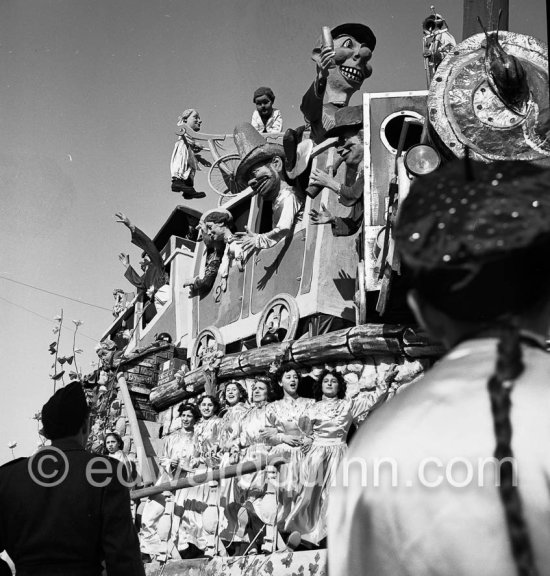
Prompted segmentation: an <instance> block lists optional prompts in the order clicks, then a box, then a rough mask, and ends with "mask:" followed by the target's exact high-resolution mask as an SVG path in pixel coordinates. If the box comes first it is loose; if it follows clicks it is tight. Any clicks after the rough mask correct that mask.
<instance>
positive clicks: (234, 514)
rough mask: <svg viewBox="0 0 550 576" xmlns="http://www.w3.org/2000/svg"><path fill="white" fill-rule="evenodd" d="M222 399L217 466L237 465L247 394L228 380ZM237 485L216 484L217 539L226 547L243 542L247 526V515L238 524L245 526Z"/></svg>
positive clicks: (230, 480) (228, 480)
mask: <svg viewBox="0 0 550 576" xmlns="http://www.w3.org/2000/svg"><path fill="white" fill-rule="evenodd" d="M223 398H224V400H225V413H224V414H223V416H222V417H221V420H220V428H219V446H220V452H219V459H220V464H219V465H220V468H224V467H225V466H229V465H230V464H237V463H238V461H239V457H238V453H239V446H238V438H239V421H240V419H241V418H242V417H243V415H244V413H245V412H247V411H248V407H247V405H246V401H247V400H248V395H247V393H246V390H245V389H244V388H243V387H242V386H241V384H240V382H237V381H236V380H232V381H230V382H228V383H227V384H226V386H225V390H224V391H223ZM236 485H237V479H236V478H226V479H222V480H220V484H219V494H220V506H221V507H222V508H223V509H224V519H223V520H222V524H221V526H220V538H221V539H222V540H223V541H224V543H225V545H226V547H227V546H229V545H230V544H231V543H239V542H242V541H243V539H244V530H245V527H246V518H245V519H244V521H243V522H242V523H241V524H243V523H244V525H241V524H240V523H239V510H240V508H241V506H240V504H239V503H238V499H237V495H236Z"/></svg>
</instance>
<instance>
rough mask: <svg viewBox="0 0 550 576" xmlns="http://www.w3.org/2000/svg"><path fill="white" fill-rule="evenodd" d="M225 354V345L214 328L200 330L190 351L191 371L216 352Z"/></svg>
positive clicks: (219, 333)
mask: <svg viewBox="0 0 550 576" xmlns="http://www.w3.org/2000/svg"><path fill="white" fill-rule="evenodd" d="M218 351H220V352H223V353H225V344H224V342H223V338H222V335H221V332H220V331H219V330H218V329H217V328H216V327H215V326H208V328H205V329H204V330H201V331H200V332H199V333H198V335H197V338H196V340H195V343H194V344H193V350H192V351H191V369H195V368H199V366H202V365H203V364H204V363H206V362H207V361H208V358H210V357H211V356H212V355H213V354H214V353H216V352H218Z"/></svg>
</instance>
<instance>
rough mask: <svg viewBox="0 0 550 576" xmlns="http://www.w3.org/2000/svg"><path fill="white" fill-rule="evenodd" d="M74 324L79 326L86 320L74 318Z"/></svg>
mask: <svg viewBox="0 0 550 576" xmlns="http://www.w3.org/2000/svg"><path fill="white" fill-rule="evenodd" d="M73 324H74V325H75V326H76V327H77V328H78V327H79V326H82V324H84V322H82V320H73Z"/></svg>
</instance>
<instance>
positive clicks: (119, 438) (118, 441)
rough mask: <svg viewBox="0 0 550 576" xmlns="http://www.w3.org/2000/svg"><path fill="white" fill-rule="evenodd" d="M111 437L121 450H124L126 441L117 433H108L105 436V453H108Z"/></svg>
mask: <svg viewBox="0 0 550 576" xmlns="http://www.w3.org/2000/svg"><path fill="white" fill-rule="evenodd" d="M109 436H112V437H113V438H114V439H115V440H116V441H117V444H118V449H119V450H123V449H124V441H123V440H122V438H121V437H120V434H117V433H116V432H108V433H107V434H105V438H104V440H103V447H104V448H105V451H107V438H109Z"/></svg>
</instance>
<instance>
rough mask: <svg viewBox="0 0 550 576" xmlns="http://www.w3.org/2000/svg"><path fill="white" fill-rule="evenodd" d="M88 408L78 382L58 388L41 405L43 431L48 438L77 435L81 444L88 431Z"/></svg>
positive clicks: (55, 438)
mask: <svg viewBox="0 0 550 576" xmlns="http://www.w3.org/2000/svg"><path fill="white" fill-rule="evenodd" d="M89 415H90V409H89V407H88V403H87V402H86V395H85V394H84V390H83V389H82V385H81V384H80V382H71V383H70V384H67V386H64V387H63V388H60V389H59V390H58V391H57V392H56V393H55V394H54V395H53V396H52V397H51V398H50V399H49V400H48V401H47V402H46V404H44V406H43V407H42V426H43V433H44V436H45V437H46V438H48V439H49V440H59V439H61V438H67V437H77V440H79V441H80V443H81V444H83V445H84V443H85V442H86V440H87V437H88V433H89Z"/></svg>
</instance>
